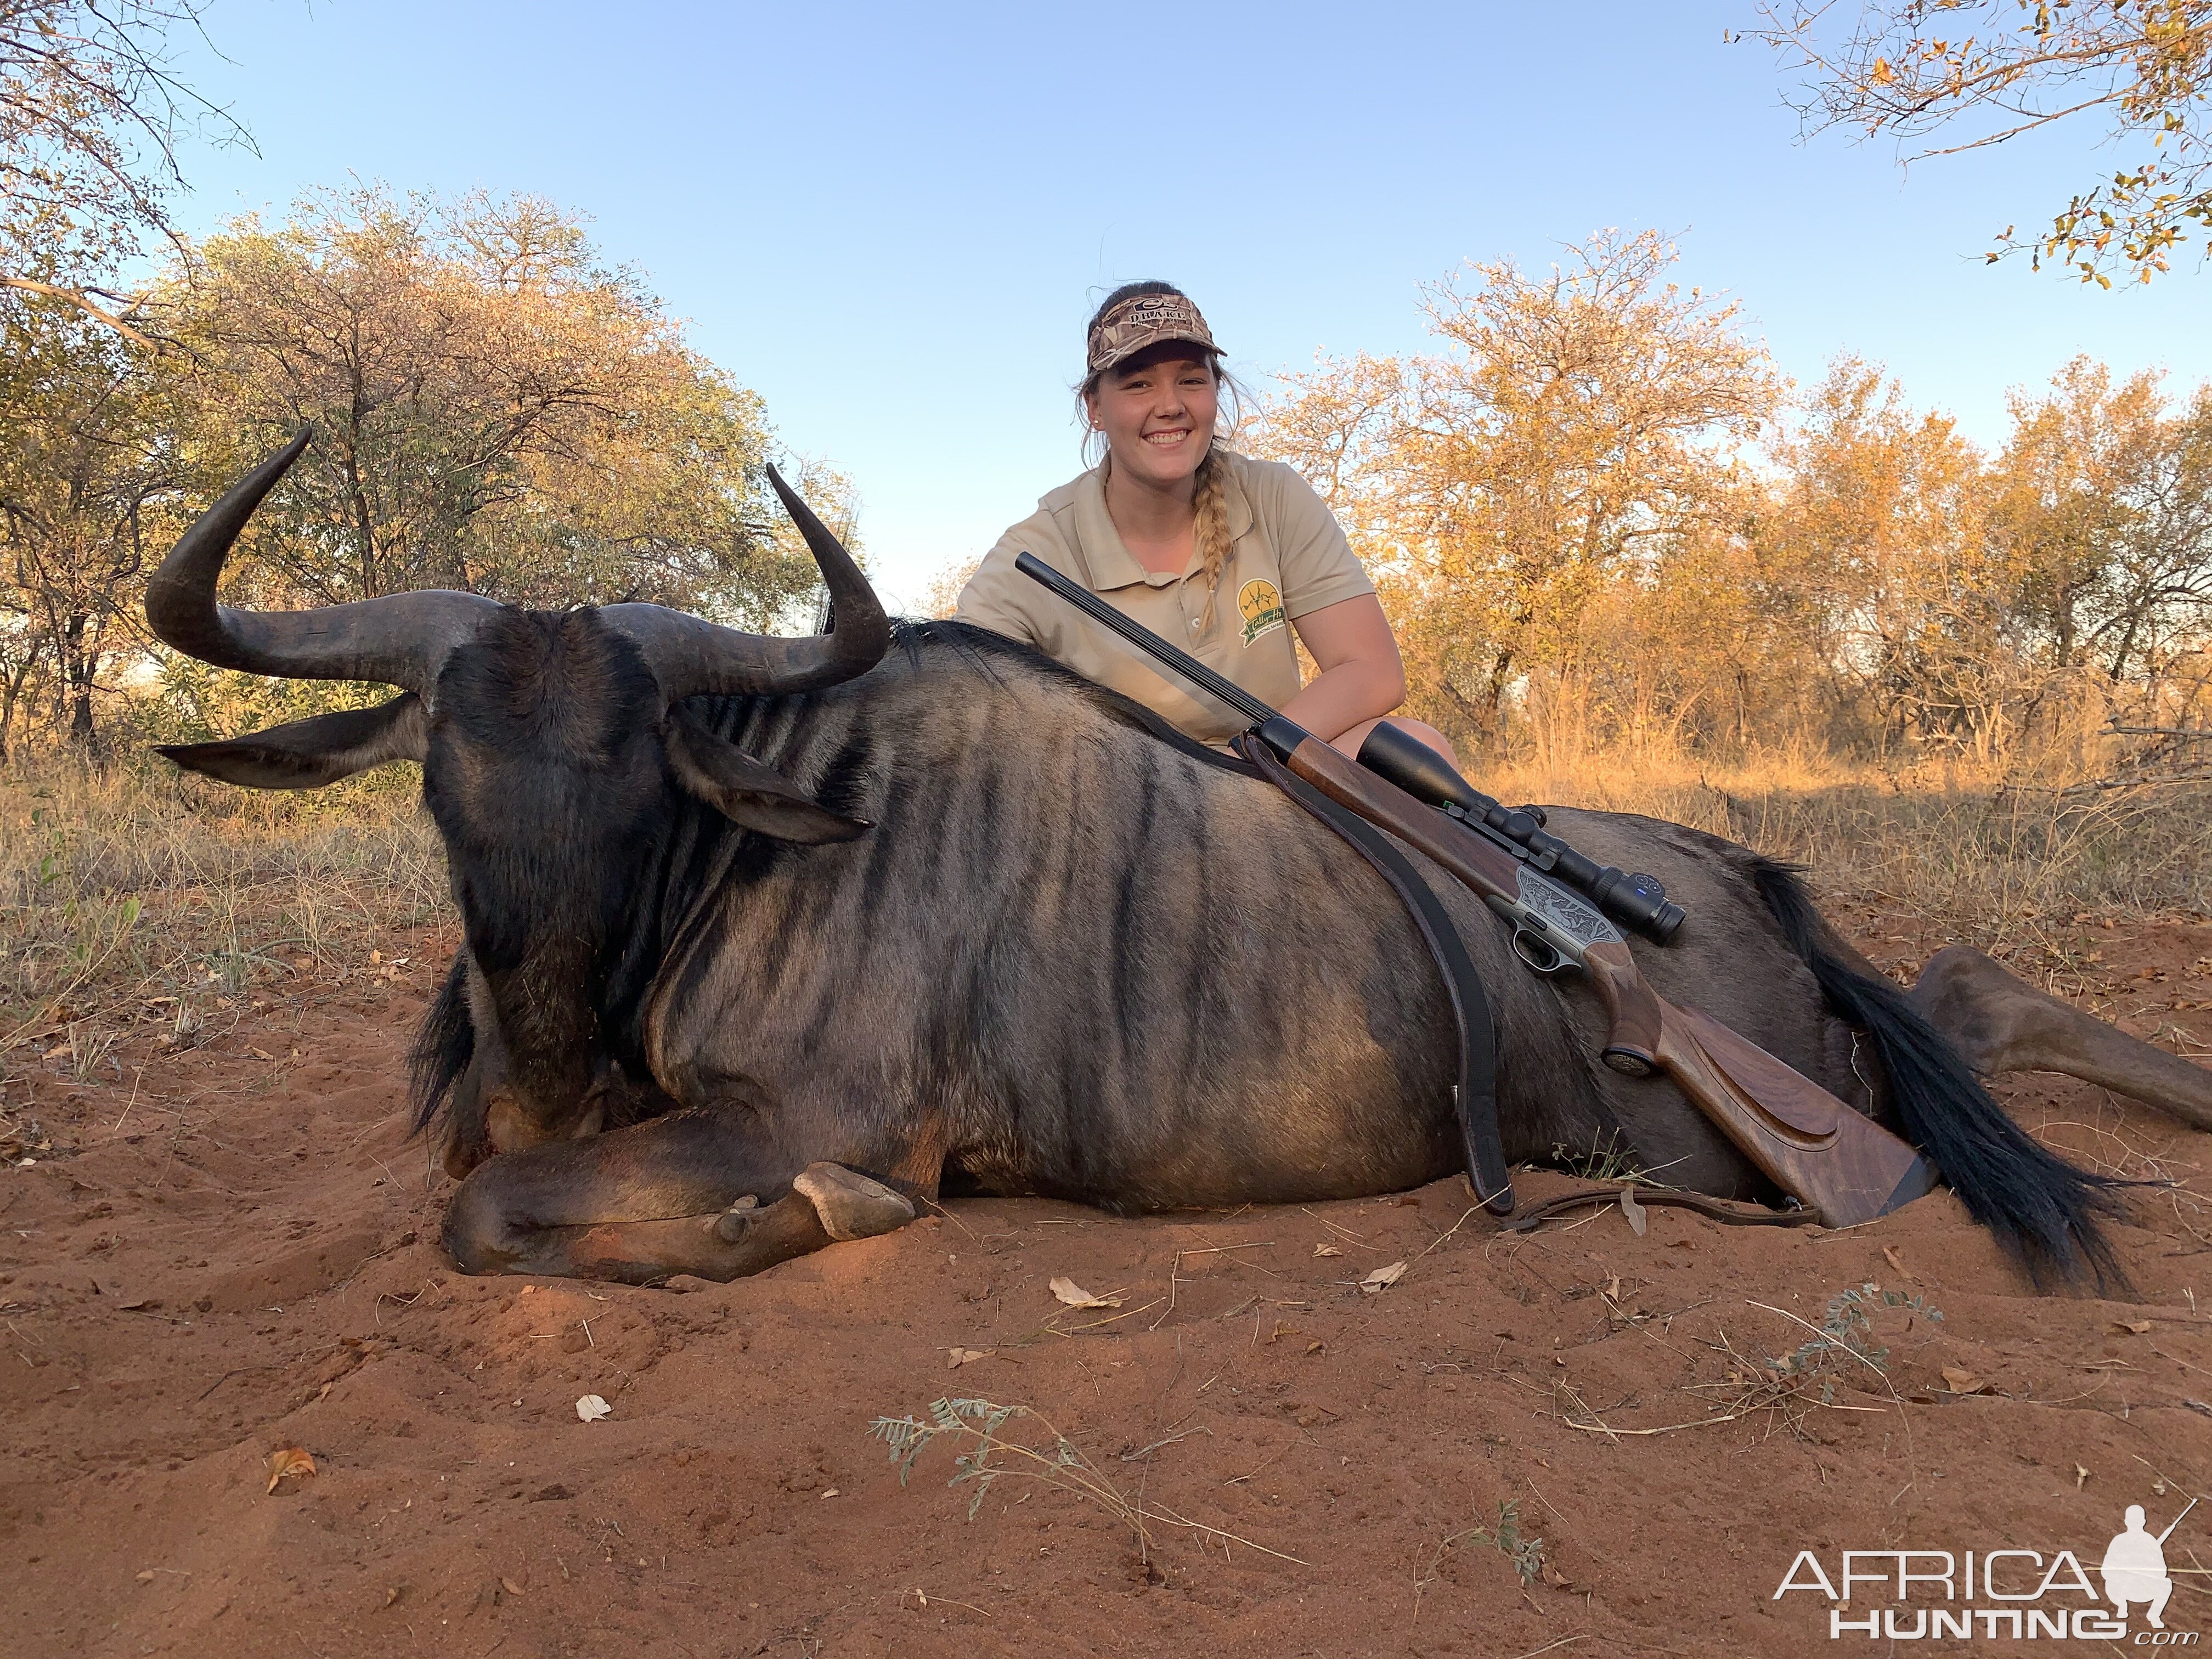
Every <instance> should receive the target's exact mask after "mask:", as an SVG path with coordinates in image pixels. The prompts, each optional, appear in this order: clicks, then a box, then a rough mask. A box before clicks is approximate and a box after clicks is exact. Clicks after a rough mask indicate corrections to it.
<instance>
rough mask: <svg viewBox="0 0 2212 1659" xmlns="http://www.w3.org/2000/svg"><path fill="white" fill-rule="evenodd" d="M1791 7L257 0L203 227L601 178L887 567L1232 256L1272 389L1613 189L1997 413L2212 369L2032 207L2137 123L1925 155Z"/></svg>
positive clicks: (1834, 331) (1248, 361) (566, 188)
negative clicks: (1777, 23)
mask: <svg viewBox="0 0 2212 1659" xmlns="http://www.w3.org/2000/svg"><path fill="white" fill-rule="evenodd" d="M1754 21H1756V20H1755V17H1754V15H1753V5H1752V0H1721V3H1707V0H1669V3H1666V4H1662V5H1652V4H1650V3H1648V0H1647V3H1636V4H1583V5H1577V6H1572V7H1569V6H1550V5H1547V6H1537V7H1530V6H1526V5H1516V6H1510V7H1508V6H1504V5H1493V4H1486V3H1475V4H1468V3H1461V4H1455V5H1444V4H1400V5H1391V4H1381V5H1367V6H1357V7H1354V6H1344V5H1329V6H1320V5H1306V4H1297V3H1292V4H1285V3H1275V4H1267V5H1260V4H1247V3H1235V4H1212V5H1203V6H1199V5H1186V6H1182V7H1178V8H1171V9H1160V8H1150V7H1147V8H1136V9H1128V10H1126V11H1121V12H1117V11H1115V10H1112V9H1108V8H1104V7H1101V6H1097V5H1091V6H1082V7H1076V6H1058V5H1040V4H1031V5H1028V6H1020V7H1014V6H985V5H963V4H957V3H945V4H939V5H937V6H933V7H927V8H924V7H919V6H891V5H853V4H839V3H823V0H815V3H811V4H808V5H805V6H797V5H786V6H780V7H776V8H760V7H753V6H748V5H720V6H714V5H688V4H672V3H669V4H647V3H632V4H629V5H626V6H608V5H605V4H597V5H592V6H582V5H574V4H569V3H566V0H538V3H534V4H530V5H520V4H504V3H467V0H462V3H455V0H445V3H440V4H429V3H420V0H374V3H369V0H319V3H316V4H314V5H313V6H312V7H309V6H308V5H307V4H304V3H302V0H213V3H212V4H210V7H209V9H208V12H207V17H206V25H207V28H208V32H209V34H210V38H211V39H212V40H213V42H214V45H215V47H216V49H217V50H216V52H209V51H207V50H205V49H204V48H202V47H200V46H197V44H191V45H189V46H188V47H187V49H185V51H183V52H182V53H181V54H180V63H179V68H180V69H181V70H182V71H183V73H184V75H185V77H186V78H187V79H188V80H189V81H190V82H191V83H192V84H194V85H195V86H197V88H200V89H201V90H203V91H204V92H206V93H208V94H210V95H212V96H214V97H215V98H216V100H218V101H220V102H222V103H225V104H227V105H228V106H230V107H231V109H232V110H233V111H234V113H235V114H236V115H237V116H238V117H239V118H240V119H241V120H242V121H244V122H245V124H246V125H247V126H248V127H249V128H250V129H251V130H252V132H253V134H254V136H255V137H256V139H257V140H258V144H259V149H260V155H259V156H258V158H257V157H255V156H254V155H251V154H249V153H247V152H246V151H244V150H240V149H204V148H195V149H189V150H188V151H187V152H186V155H185V161H186V167H187V173H188V177H189V179H190V183H191V186H192V190H191V194H190V196H189V197H187V198H186V199H185V200H184V201H183V202H182V204H181V209H182V211H181V214H180V221H181V222H182V223H183V224H184V225H185V228H187V229H190V230H195V231H197V230H204V229H208V228H212V227H213V226H215V225H216V224H217V223H218V222H221V221H222V220H223V219H224V218H227V217H228V216H231V215H234V214H236V213H238V212H240V211H242V210H262V209H267V208H271V207H274V208H278V209H281V208H282V207H283V205H284V204H287V203H288V202H289V201H290V200H291V199H292V198H293V197H295V195H296V194H297V193H298V192H300V191H302V190H303V189H307V188H309V187H312V186H314V185H327V184H341V185H342V184H343V183H344V182H346V180H347V179H348V176H349V175H354V176H357V177H359V178H361V179H381V180H383V181H385V182H386V183H388V184H390V185H392V186H394V187H396V188H399V189H403V190H404V189H416V188H424V187H428V188H435V189H438V190H441V191H454V192H458V191H465V190H470V189H474V188H477V187H483V188H486V189H489V190H492V191H530V192H532V193H535V194H538V195H543V196H545V197H550V198H552V199H554V200H556V201H557V202H559V203H560V204H562V205H563V206H565V207H568V208H570V209H572V210H578V211H580V212H581V213H583V214H585V215H586V216H588V217H589V219H590V221H591V224H592V234H593V235H594V236H595V238H596V240H598V242H599V245H600V246H601V247H602V249H603V250H604V251H605V253H606V254H607V256H608V257H609V258H611V259H613V260H616V261H619V262H623V263H626V264H631V265H634V266H635V267H636V268H637V269H639V270H641V272H643V273H644V274H645V276H647V279H648V281H649V282H650V283H651V285H652V286H653V289H655V290H656V291H657V292H658V293H659V294H660V295H662V296H663V298H664V299H665V301H666V302H667V304H668V306H669V307H670V309H671V311H673V312H674V313H676V314H678V315H679V316H682V317H684V318H686V319H689V320H690V325H691V331H692V337H693V340H694V342H695V343H696V345H698V346H699V347H700V348H701V349H703V350H704V351H706V352H707V353H708V355H709V356H712V357H714V359H715V360H716V361H717V362H720V363H721V364H723V365H724V366H725V367H726V368H729V369H730V370H732V372H733V373H734V374H737V375H738V378H739V379H740V380H744V382H745V383H747V384H748V385H750V386H753V387H755V388H756V389H757V390H758V391H759V392H761V393H762V394H763V396H764V397H765V398H767V400H768V406H769V414H770V416H771V418H772V419H773V420H774V421H775V424H776V426H777V428H778V430H779V432H780V434H781V438H782V440H783V441H784V442H785V443H786V444H787V445H788V446H789V447H791V448H792V449H793V450H796V451H800V452H804V453H808V454H812V455H818V456H822V457H824V458H826V459H829V460H831V461H833V462H835V463H836V465H839V466H841V467H842V468H843V469H845V470H846V471H848V473H850V474H851V476H852V477H853V478H854V482H855V483H856V484H857V486H858V488H859V491H860V505H861V515H862V516H861V528H862V533H863V536H864V537H865V538H866V544H867V547H868V550H869V553H870V558H871V563H872V566H873V568H875V570H876V572H877V573H878V581H879V583H880V584H881V586H883V588H884V593H885V595H886V597H887V599H891V600H892V601H894V602H895V603H900V604H904V605H915V604H916V603H918V601H919V599H920V598H921V593H922V592H923V590H924V589H925V587H926V586H927V583H928V581H929V580H930V578H931V577H932V576H933V574H936V573H937V572H938V571H939V570H940V569H942V568H945V567H946V566H947V565H950V564H952V563H955V562H962V561H964V560H966V559H969V558H972V557H974V556H975V555H976V554H977V553H980V552H981V550H983V549H985V548H986V547H987V546H988V545H989V544H991V543H992V542H993V541H994V540H995V539H996V538H997V537H998V534H999V532H1000V531H1001V530H1002V529H1003V528H1004V527H1005V526H1006V525H1008V524H1010V523H1012V522H1013V521H1014V520H1018V519H1019V518H1022V517H1024V516H1025V515H1026V514H1027V513H1028V512H1029V511H1030V508H1031V507H1032V504H1033V503H1034V501H1035V500H1036V497H1037V496H1039V495H1042V494H1043V493H1044V492H1045V491H1046V490H1047V489H1051V488H1053V487H1054V486H1055V485H1057V484H1059V483H1062V482H1064V481H1065V480H1066V478H1068V477H1072V476H1073V474H1074V473H1075V472H1076V471H1078V469H1079V459H1078V455H1077V436H1078V435H1077V433H1076V431H1075V428H1074V427H1073V422H1072V419H1071V414H1070V409H1071V404H1070V398H1069V391H1068V388H1069V386H1070V384H1071V382H1072V381H1073V380H1074V378H1075V377H1076V375H1077V374H1078V373H1079V368H1080V356H1081V343H1082V325H1083V322H1084V319H1085V318H1086V317H1087V316H1088V315H1089V313H1090V312H1091V308H1092V307H1093V306H1094V305H1095V304H1096V303H1097V299H1098V298H1099V297H1100V296H1101V295H1103V293H1104V291H1105V290H1106V289H1109V288H1110V287H1111V286H1113V285H1114V284H1115V283H1119V282H1121V281H1124V280H1127V279H1128V278H1131V277H1134V276H1165V277H1168V278H1169V279H1170V280H1171V281H1174V282H1176V283H1180V284H1181V285H1182V286H1183V287H1185V288H1186V289H1188V290H1189V291H1190V292H1191V294H1192V295H1193V296H1194V298H1196V299H1197V301H1199V303H1200V306H1201V307H1203V308H1204V310H1205V311H1206V315H1207V317H1208V319H1210V320H1211V322H1212V325H1213V329H1214V332H1215V335H1216V337H1218V339H1219V340H1220V341H1221V342H1222V343H1223V344H1224V345H1225V347H1226V348H1227V349H1228V350H1229V352H1230V356H1231V364H1232V366H1233V367H1234V368H1236V369H1237V371H1238V372H1239V373H1240V374H1242V375H1243V377H1244V378H1245V379H1246V380H1248V381H1249V382H1250V383H1252V384H1255V385H1257V386H1263V387H1264V384H1265V382H1266V381H1267V377H1269V376H1270V375H1272V374H1274V373H1276V372H1277V371H1279V370H1280V369H1284V368H1298V367H1301V366H1303V365H1304V364H1305V363H1307V362H1310V360H1311V358H1312V356H1313V354H1314V353H1315V352H1316V350H1317V349H1319V350H1328V351H1335V352H1346V351H1354V350H1367V351H1371V352H1377V353H1383V352H1399V351H1405V350H1409V349H1419V347H1420V346H1421V344H1422V343H1423V335H1422V331H1421V325H1420V324H1421V319H1420V315H1419V309H1418V287H1419V284H1420V283H1423V282H1425V281H1431V280H1434V279H1435V278H1437V277H1438V276H1443V275H1444V274H1445V273H1447V272H1448V271H1449V270H1453V269H1454V268H1455V267H1456V266H1458V265H1459V264H1461V263H1462V261H1464V260H1468V259H1480V260H1492V259H1497V258H1508V257H1510V258H1515V259H1518V260H1520V261H1521V262H1522V263H1523V264H1531V265H1538V266H1541V265H1544V264H1548V263H1550V261H1551V260H1552V259H1553V258H1554V257H1556V255H1557V253H1558V252H1559V247H1560V246H1561V245H1562V244H1565V243H1571V242H1574V241H1577V240H1580V239H1582V238H1583V237H1584V236H1585V235H1587V234H1589V232H1590V231H1592V230H1593V229H1595V228H1599V227H1601V226H1620V227H1624V228H1632V229H1641V228H1647V227H1651V228H1659V229H1662V230H1664V231H1667V232H1669V233H1672V234H1676V235H1677V236H1678V238H1679V240H1680V247H1681V251H1682V260H1681V264H1680V267H1679V272H1680V277H1681V280H1683V281H1684V282H1685V283H1689V284H1699V285H1702V286H1704V287H1705V288H1706V289H1726V290H1728V291H1729V293H1730V294H1732V295H1735V296H1736V297H1738V298H1740V299H1741V301H1742V302H1743V306H1744V309H1745V313H1746V316H1747V322H1748V327H1749V330H1750V331H1751V332H1753V334H1756V335H1759V336H1763V337H1764V338H1765V341H1766V342H1767V344H1768V346H1769V348H1770V349H1771V350H1772V352H1773V354H1774V356H1776V358H1777V360H1778V362H1780V364H1781V365H1782V367H1783V368H1784V371H1785V372H1786V373H1788V374H1790V375H1791V376H1793V377H1794V378H1796V380H1799V381H1801V382H1802V381H1808V380H1814V379H1817V378H1818V376H1819V375H1820V373H1821V370H1822V368H1823V367H1824V365H1825V364H1826V362H1827V360H1828V359H1829V358H1830V357H1831V356H1833V355H1834V354H1836V353H1837V352H1839V351H1844V350H1856V351H1858V352H1860V353H1863V354H1864V355H1866V356H1870V357H1874V358H1876V359H1879V360H1881V361H1882V362H1886V363H1887V365H1888V366H1889V367H1890V368H1891V370H1892V372H1893V373H1894V374H1897V375H1899V377H1900V378H1901V379H1902V380H1904V381H1905V386H1906V388H1907V391H1908V392H1910V394H1911V396H1912V397H1913V398H1914V399H1915V400H1916V401H1917V402H1918V403H1920V404H1929V405H1934V406H1936V407H1940V408H1943V409H1946V410H1950V411H1951V412H1953V413H1954V414H1955V415H1957V416H1959V417H1960V420H1961V421H1962V422H1963V423H1964V425H1965V427H1966V429H1967V430H1968V432H1970V433H1971V434H1972V435H1975V436H1977V437H1978V438H1980V439H1982V440H1983V441H1996V440H1998V439H2000V438H2001V437H2002V434H2003V432H2004V429H2005V413H2004V410H2005V395H2006V392H2007V390H2008V388H2010V387H2014V386H2033V385H2036V384H2038V383H2040V382H2042V381H2044V380H2047V379H2048V378H2049V377H2050V375H2051V374H2052V373H2053V372H2054V371H2055V370H2057V368H2059V367H2060V366H2061V365H2062V364H2063V363H2064V362H2066V361H2067V360H2068V359H2069V357H2071V356H2074V355H2075V353H2077V352H2087V353H2090V354H2092V355H2093V356H2100V357H2102V358H2104V359H2105V360H2106V361H2107V362H2111V363H2112V364H2113V365H2114V366H2115V367H2116V368H2122V369H2133V368H2142V367H2163V368H2167V369H2168V370H2170V371H2171V374H2172V380H2171V383H2170V384H2171V385H2172V386H2173V387H2174V388H2176V389H2185V388H2186V387H2188V386H2193V385H2194V384H2196V383H2197V381H2198V380H2203V379H2206V378H2208V377H2212V326H2208V325H2207V318H2208V316H2212V307H2208V304H2207V302H2208V300H2212V276H2208V275H2207V274H2206V273H2205V272H2204V271H2203V270H2199V269H2198V268H2197V266H2196V265H2195V263H2194V260H2193V258H2191V259H2189V260H2186V261H2185V264H2184V268H2182V269H2181V270H2178V271H2177V272H2176V273H2175V274H2173V275H2172V276H2167V277H2165V278H2162V279H2160V281H2159V282H2158V283H2154V284H2153V285H2151V287H2150V288H2148V289H2141V290H2128V289H2117V290H2115V291H2114V292H2112V293H2106V292H2103V291H2102V290H2098V289H2085V288H2083V287H2081V286H2080V285H2079V284H2076V283H2066V282H2064V281H2062V280H2059V279H2057V278H2054V277H2052V276H2048V275H2045V276H2038V275H2035V274H2033V273H2032V272H2031V271H2030V270H2028V269H2027V266H2026V265H2025V264H2022V263H2017V262H2008V263H2007V264H2001V265H1998V266H1995V267H1990V266H1986V265H1984V264H1983V263H1982V261H1981V259H1980V258H1979V257H1978V255H1979V253H1980V252H1981V250H1982V249H1983V248H1984V247H1985V246H1987V242H1988V238H1989V236H1990V234H1991V233H1992V232H1994V231H1996V230H1998V229H2001V228H2002V227H2003V226H2005V225H2006V224H2008V223H2010V222H2018V223H2020V224H2021V225H2023V226H2029V225H2033V224H2035V223H2038V222H2040V221H2041V220H2043V219H2045V218H2047V217H2048V216H2049V213H2050V212H2051V210H2052V209H2053V208H2054V207H2056V206H2057V205H2058V204H2059V203H2061V202H2062V201H2063V199H2064V197H2065V196H2066V195H2067V194H2069V192H2070V191H2072V190H2073V189H2075V188H2077V187H2079V186H2081V185H2085V184H2086V183H2087V182H2088V181H2089V179H2090V177H2091V175H2092V173H2093V172H2094V171H2096V170H2099V169H2101V170H2104V171H2110V169H2111V167H2112V161H2113V159H2114V158H2112V156H2110V155H2108V154H2107V153H2106V152H2101V151H2100V150H2098V149H2095V148H2094V145H2095V141H2096V140H2097V138H2098V137H2099V136H2100V135H2099V134H2098V132H2096V131H2093V130H2084V131H2080V132H2070V133H2069V132H2065V131H2060V132H2056V133H2047V134H2039V135H2034V136H2033V137H2030V138H2027V139H2025V140H2021V141H2019V142H2016V143H2013V144H2011V145H2008V146H2006V147H2004V148H2003V149H2001V150H1998V151H1995V152H1990V153H1987V154H1982V155H1969V156H1964V157H1958V158H1953V159H1950V160H1947V161H1932V162H1927V163H1923V164H1921V165H1919V166H1917V167H1914V168H1913V169H1911V172H1910V173H1909V174H1905V173H1899V169H1898V168H1897V167H1896V165H1895V162H1894V153H1893V150H1892V149H1889V148H1888V147H1887V146H1886V145H1882V144H1871V145H1869V144H1854V143H1851V142H1850V141H1849V140H1848V139H1847V138H1845V137H1842V136H1840V135H1831V136H1829V137H1824V138H1820V139H1817V140H1815V141H1814V142H1813V143H1809V144H1801V143H1798V142H1797V121H1796V117H1795V116H1794V115H1793V114H1791V113H1790V112H1789V110H1788V109H1786V108H1785V107H1784V106H1783V103H1782V94H1783V92H1784V76H1783V74H1782V71H1781V70H1780V69H1779V66H1778V64H1777V63H1776V61H1775V59H1774V58H1773V57H1772V55H1771V53H1770V52H1768V51H1767V50H1766V49H1765V48H1764V47H1762V46H1758V45H1757V44H1756V43H1753V42H1742V43H1739V44H1735V45H1729V44H1724V42H1723V35H1724V33H1725V32H1726V31H1727V30H1729V29H1731V28H1742V27H1747V26H1748V25H1750V24H1752V23H1753V22H1754Z"/></svg>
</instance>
